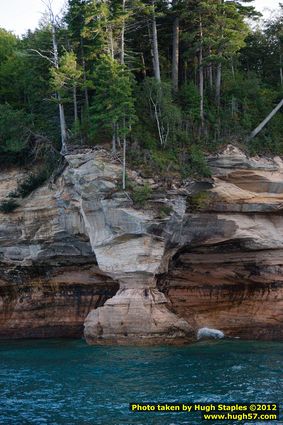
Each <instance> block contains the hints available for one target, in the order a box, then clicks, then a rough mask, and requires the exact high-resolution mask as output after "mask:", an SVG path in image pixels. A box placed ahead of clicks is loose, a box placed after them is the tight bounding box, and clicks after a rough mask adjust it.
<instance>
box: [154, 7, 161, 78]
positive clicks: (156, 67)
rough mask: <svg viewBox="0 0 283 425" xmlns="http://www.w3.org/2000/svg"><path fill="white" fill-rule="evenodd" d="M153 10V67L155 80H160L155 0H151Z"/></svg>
mask: <svg viewBox="0 0 283 425" xmlns="http://www.w3.org/2000/svg"><path fill="white" fill-rule="evenodd" d="M152 6H153V12H152V45H153V68H154V76H155V78H156V80H157V81H161V78H160V65H159V51H158V36H157V27H156V19H155V0H152Z"/></svg>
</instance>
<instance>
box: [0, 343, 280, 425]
mask: <svg viewBox="0 0 283 425" xmlns="http://www.w3.org/2000/svg"><path fill="white" fill-rule="evenodd" d="M255 401H256V402H277V403H281V408H282V401H283V344H282V343H273V342H240V341H231V342H227V341H218V342H210V343H208V342H206V343H204V342H201V343H198V344H195V345H192V346H188V347H182V348H176V347H153V348H140V347H89V346H87V345H86V344H85V342H84V341H78V340H43V341H41V340H40V341H36V340H35V341H14V342H11V341H9V342H0V424H1V425H26V424H27V425H30V424H36V425H45V424H48V425H51V424H52V425H57V424H64V425H65V424H66V425H100V424H101V425H120V424H127V425H136V424H137V425H151V424H153V425H179V424H180V425H181V424H190V425H195V424H205V423H207V424H212V422H203V421H202V420H201V417H200V414H188V413H150V414H149V413H144V412H143V413H132V412H130V411H129V403H130V402H186V403H189V402H203V403H205V402H226V403H228V402H255ZM214 423H215V422H214ZM218 423H219V424H222V423H223V422H218ZM225 423H228V422H225ZM234 423H238V424H244V423H247V422H245V421H244V422H229V424H234ZM249 423H250V424H255V423H257V422H249ZM258 423H259V424H260V423H261V424H263V422H258ZM264 423H265V424H266V423H270V424H271V423H273V424H283V419H282V414H281V417H280V420H279V421H277V422H264Z"/></svg>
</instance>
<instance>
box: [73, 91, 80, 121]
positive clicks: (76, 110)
mask: <svg viewBox="0 0 283 425" xmlns="http://www.w3.org/2000/svg"><path fill="white" fill-rule="evenodd" d="M73 103H74V121H75V123H76V122H77V121H78V120H79V115H78V102H77V86H76V84H74V85H73Z"/></svg>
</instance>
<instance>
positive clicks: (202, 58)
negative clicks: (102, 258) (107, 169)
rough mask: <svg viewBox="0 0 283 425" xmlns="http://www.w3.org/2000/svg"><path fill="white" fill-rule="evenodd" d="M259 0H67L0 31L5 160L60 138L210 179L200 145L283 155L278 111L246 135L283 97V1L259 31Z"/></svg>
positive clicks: (0, 138)
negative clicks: (55, 12) (33, 22)
mask: <svg viewBox="0 0 283 425" xmlns="http://www.w3.org/2000/svg"><path fill="white" fill-rule="evenodd" d="M252 4H253V0H245V1H244V0H243V1H233V0H229V1H224V0H197V1H195V0H174V1H173V2H169V1H168V0H159V1H154V0H153V1H150V2H149V1H147V0H145V1H141V0H124V1H123V0H119V1H118V0H110V1H107V2H106V1H104V0H103V1H100V2H98V1H96V0H68V2H67V6H66V10H65V12H64V15H63V17H62V18H61V19H60V20H54V19H53V18H52V14H51V13H50V11H49V19H48V18H47V20H46V21H45V22H44V23H42V24H41V26H40V27H39V28H38V29H36V30H35V31H33V32H32V31H29V32H28V33H27V34H25V35H24V36H23V37H22V38H21V39H19V38H17V37H15V36H14V35H13V34H11V33H10V32H7V31H5V30H4V29H0V162H2V163H8V162H16V161H19V159H20V158H21V157H24V158H25V159H26V158H32V152H33V150H34V143H35V142H36V139H37V137H41V138H43V139H46V140H49V141H51V143H52V144H53V146H54V148H56V149H57V150H58V151H59V150H60V136H61V141H62V140H63V139H64V137H65V139H66V140H67V145H68V146H71V145H72V144H76V145H78V144H83V145H86V144H87V145H97V144H103V145H104V146H109V148H110V147H111V146H112V149H113V151H115V152H116V150H117V149H118V150H119V149H120V148H122V144H123V145H124V148H125V149H124V153H125V150H126V148H127V158H128V160H129V161H131V162H132V165H133V166H137V167H140V168H143V169H144V171H145V172H149V171H150V170H154V172H159V173H163V174H170V173H177V174H179V175H182V177H186V176H189V175H203V176H209V169H208V167H207V164H206V161H205V157H204V153H205V152H208V151H213V150H216V149H217V148H219V146H221V145H223V144H226V143H229V142H232V143H235V142H236V143H241V144H242V145H243V146H244V147H246V149H247V150H249V151H250V152H252V153H274V154H283V137H282V127H283V118H282V111H281V112H278V113H277V115H276V116H274V117H273V119H272V120H271V121H270V122H269V123H268V125H267V126H266V128H264V129H263V130H262V131H261V132H260V133H259V135H258V136H257V137H256V138H254V139H253V140H251V141H249V142H247V136H248V135H249V134H250V132H251V131H252V130H253V129H254V128H255V127H256V126H257V125H258V124H259V123H260V122H261V121H262V120H263V119H264V118H265V117H266V115H268V113H270V112H271V110H272V109H273V108H274V107H275V106H276V104H277V103H278V102H279V101H280V100H281V99H282V96H283V74H282V64H283V8H282V6H281V7H280V10H279V11H278V14H277V15H276V16H275V17H274V18H272V20H269V21H267V22H265V23H264V25H261V26H260V27H256V29H254V30H253V29H251V28H252V27H251V26H249V24H248V20H247V19H248V18H249V22H251V21H254V22H256V20H257V19H258V17H259V14H258V13H257V12H256V11H255V9H254V7H253V6H252ZM47 15H48V14H47ZM54 42H55V43H56V45H55V44H54ZM56 52H58V58H57V59H56ZM160 76H161V77H160ZM58 106H59V108H58ZM59 109H60V114H59ZM62 120H63V121H62ZM64 125H65V127H66V131H65V135H64V134H63V136H62V131H63V132H64ZM42 152H43V156H44V155H46V150H45V151H44V150H42ZM32 178H33V179H35V177H34V176H33V177H31V179H32ZM30 183H32V182H30ZM36 184H37V183H36ZM36 184H35V186H36ZM23 190H24V189H23ZM28 190H29V189H28ZM136 195H137V198H143V195H144V194H143V193H137V194H136ZM23 196H24V195H23ZM146 196H147V195H146V194H145V197H146Z"/></svg>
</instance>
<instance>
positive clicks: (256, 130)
mask: <svg viewBox="0 0 283 425" xmlns="http://www.w3.org/2000/svg"><path fill="white" fill-rule="evenodd" d="M281 106H283V99H281V101H280V102H279V103H278V105H277V106H276V107H275V108H274V109H273V111H271V112H270V114H269V115H267V117H266V118H265V119H264V120H263V121H262V122H261V123H260V124H259V125H258V126H257V127H256V128H255V129H254V131H252V132H251V134H250V136H249V137H248V141H249V140H252V139H253V138H254V137H255V136H256V135H257V134H258V133H259V132H260V131H261V130H262V129H263V128H264V127H265V126H266V124H267V123H268V122H269V121H270V120H271V118H272V117H274V115H275V114H276V113H277V112H278V111H279V109H280V108H281Z"/></svg>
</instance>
